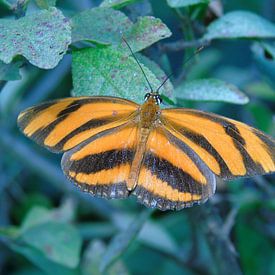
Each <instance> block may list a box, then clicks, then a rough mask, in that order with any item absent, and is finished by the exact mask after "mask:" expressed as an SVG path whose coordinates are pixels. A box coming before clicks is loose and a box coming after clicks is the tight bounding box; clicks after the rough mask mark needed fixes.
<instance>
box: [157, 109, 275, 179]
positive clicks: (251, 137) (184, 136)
mask: <svg viewBox="0 0 275 275" xmlns="http://www.w3.org/2000/svg"><path fill="white" fill-rule="evenodd" d="M162 123H163V124H164V125H165V127H166V129H167V130H168V131H169V132H171V133H172V134H173V135H175V136H176V137H177V138H178V139H180V140H181V141H182V142H184V143H185V144H187V145H188V146H190V147H191V148H192V149H193V150H194V152H196V153H197V154H198V155H199V156H200V158H201V159H202V160H203V161H204V163H205V164H206V165H207V166H208V167H209V168H210V169H211V170H212V171H213V172H214V173H215V174H216V175H217V176H219V177H221V178H223V179H232V178H235V177H242V176H253V175H261V174H266V173H271V172H274V171H275V164H274V161H275V142H274V140H273V139H272V138H271V137H268V136H267V135H265V134H264V133H262V132H260V131H259V130H256V129H254V128H252V127H250V126H248V125H246V124H244V123H241V122H238V121H235V120H232V119H228V118H225V117H222V116H218V115H215V114H211V113H205V112H202V111H197V110H191V109H165V110H162Z"/></svg>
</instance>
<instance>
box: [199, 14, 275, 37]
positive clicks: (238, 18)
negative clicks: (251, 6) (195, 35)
mask: <svg viewBox="0 0 275 275" xmlns="http://www.w3.org/2000/svg"><path fill="white" fill-rule="evenodd" d="M274 37H275V25H274V24H272V23H271V22H269V21H268V20H266V19H264V18H262V17H261V16H259V15H257V14H255V13H252V12H248V11H233V12H230V13H227V14H225V15H224V16H222V17H220V18H219V19H217V20H215V21H214V22H213V23H211V24H210V25H209V26H208V27H207V33H206V34H205V35H204V37H203V38H204V39H209V40H211V39H223V38H274Z"/></svg>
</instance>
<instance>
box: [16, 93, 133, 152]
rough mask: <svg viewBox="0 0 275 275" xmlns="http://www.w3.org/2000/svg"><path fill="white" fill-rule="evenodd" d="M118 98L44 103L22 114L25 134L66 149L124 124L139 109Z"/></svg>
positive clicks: (20, 122) (53, 148)
mask: <svg viewBox="0 0 275 275" xmlns="http://www.w3.org/2000/svg"><path fill="white" fill-rule="evenodd" d="M137 108H138V105H137V104H136V103H134V102H132V101H129V100H125V99H121V98H115V97H70V98H65V99H61V100H54V101H51V102H46V103H42V104H41V105H37V106H34V107H31V108H29V109H27V110H25V111H23V112H21V113H20V115H19V116H18V125H19V127H20V128H21V130H22V131H23V133H24V134H25V135H26V136H28V137H30V138H31V139H33V140H34V141H36V142H37V143H38V144H40V145H42V146H45V147H47V148H48V149H49V150H51V151H54V152H64V151H67V150H70V149H71V148H73V147H75V146H77V145H78V144H80V143H81V142H83V141H85V140H86V139H88V138H90V137H92V136H94V135H96V134H97V133H100V132H102V131H104V130H107V129H111V128H114V127H117V126H119V125H122V124H124V123H125V122H126V121H127V120H128V119H129V118H130V117H131V115H133V114H134V112H135V111H136V110H137Z"/></svg>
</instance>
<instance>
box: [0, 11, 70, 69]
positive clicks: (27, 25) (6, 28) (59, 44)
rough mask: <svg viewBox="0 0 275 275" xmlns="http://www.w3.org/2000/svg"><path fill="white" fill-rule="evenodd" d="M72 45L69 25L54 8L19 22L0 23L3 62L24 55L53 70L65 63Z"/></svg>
mask: <svg viewBox="0 0 275 275" xmlns="http://www.w3.org/2000/svg"><path fill="white" fill-rule="evenodd" d="M70 42H71V27H70V23H69V21H68V20H66V18H65V17H64V16H63V14H62V13H61V11H59V10H57V9H55V8H51V9H50V10H43V11H39V12H36V13H35V14H33V15H30V16H26V17H23V18H20V19H19V20H16V21H15V20H10V19H1V20H0V60H2V61H4V62H5V63H10V62H11V61H12V59H13V58H14V57H15V56H16V55H23V56H24V57H26V59H27V60H28V61H29V62H30V63H32V64H33V65H35V66H37V67H40V68H44V69H51V68H53V67H55V66H56V65H57V64H58V62H59V61H60V60H61V59H62V57H63V56H64V54H65V53H66V51H67V49H68V45H69V44H70Z"/></svg>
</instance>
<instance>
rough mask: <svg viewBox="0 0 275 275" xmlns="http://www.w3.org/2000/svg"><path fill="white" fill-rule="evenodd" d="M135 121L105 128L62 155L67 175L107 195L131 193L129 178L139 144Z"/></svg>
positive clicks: (92, 191) (87, 187) (85, 187)
mask: <svg viewBox="0 0 275 275" xmlns="http://www.w3.org/2000/svg"><path fill="white" fill-rule="evenodd" d="M137 133H138V128H137V126H136V124H133V123H131V122H130V123H126V124H125V125H122V126H119V127H116V128H113V129H109V130H105V131H103V132H101V133H99V134H97V135H95V136H93V137H92V138H89V139H88V140H86V141H85V142H83V143H82V144H80V145H78V146H76V147H75V148H74V149H72V150H70V151H68V152H66V153H65V154H64V155H63V158H62V168H63V171H64V173H65V174H66V176H67V177H68V178H69V179H70V180H72V181H73V182H75V183H76V184H77V185H78V186H79V187H80V188H81V189H82V190H85V191H87V192H90V193H91V194H93V195H97V196H101V197H105V198H124V197H127V196H129V191H128V190H127V180H128V177H129V173H130V168H131V164H132V161H133V158H134V154H135V150H136V146H137V142H138V140H137Z"/></svg>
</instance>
